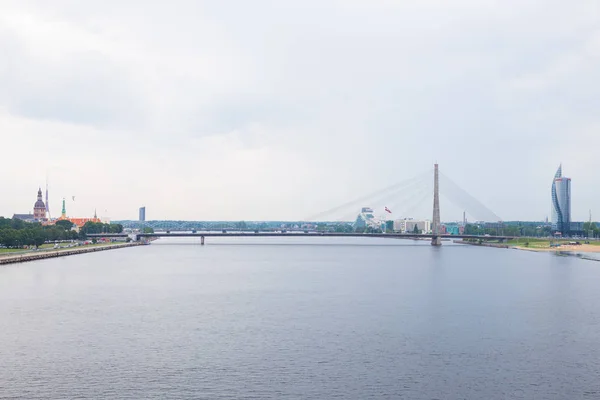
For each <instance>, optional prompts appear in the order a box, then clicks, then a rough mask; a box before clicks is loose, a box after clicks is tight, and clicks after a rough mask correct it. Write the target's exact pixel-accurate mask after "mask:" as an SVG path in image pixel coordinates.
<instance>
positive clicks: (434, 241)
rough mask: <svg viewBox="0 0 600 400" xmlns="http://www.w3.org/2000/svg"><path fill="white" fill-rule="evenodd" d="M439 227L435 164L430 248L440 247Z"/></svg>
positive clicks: (437, 181) (438, 179)
mask: <svg viewBox="0 0 600 400" xmlns="http://www.w3.org/2000/svg"><path fill="white" fill-rule="evenodd" d="M440 225H441V222H440V175H439V169H438V165H437V163H436V164H435V166H434V170H433V219H432V226H431V233H432V234H433V237H432V238H431V245H432V246H441V245H442V239H441V238H440V236H439V234H440V230H441V226H440Z"/></svg>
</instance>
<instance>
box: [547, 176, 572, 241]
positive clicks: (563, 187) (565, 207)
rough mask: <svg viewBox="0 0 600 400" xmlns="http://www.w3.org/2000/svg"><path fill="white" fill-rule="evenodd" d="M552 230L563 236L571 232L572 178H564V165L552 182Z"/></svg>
mask: <svg viewBox="0 0 600 400" xmlns="http://www.w3.org/2000/svg"><path fill="white" fill-rule="evenodd" d="M552 229H554V230H555V231H558V232H560V233H562V234H563V235H568V234H569V232H570V230H571V178H565V177H563V176H562V165H560V166H559V167H558V170H557V171H556V174H554V180H553V181H552Z"/></svg>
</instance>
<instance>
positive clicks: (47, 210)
mask: <svg viewBox="0 0 600 400" xmlns="http://www.w3.org/2000/svg"><path fill="white" fill-rule="evenodd" d="M46 213H47V214H48V220H51V219H52V216H51V215H50V203H49V201H48V174H46Z"/></svg>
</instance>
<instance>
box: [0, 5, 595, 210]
mask: <svg viewBox="0 0 600 400" xmlns="http://www.w3.org/2000/svg"><path fill="white" fill-rule="evenodd" d="M594 6H595V3H594V2H592V1H578V2H575V3H570V4H567V3H564V2H558V1H550V2H545V3H544V5H543V7H542V6H541V5H539V2H534V1H520V2H516V1H515V2H496V1H469V0H462V1H456V2H452V3H448V2H442V1H436V0H428V1H422V2H397V1H386V0H376V1H366V0H365V1H362V0H352V1H334V0H331V1H319V2H317V1H304V2H295V1H289V2H280V3H277V4H275V5H274V4H272V3H271V2H263V1H259V2H241V1H222V2H195V1H175V2H171V3H169V4H165V3H161V2H138V1H125V2H123V1H119V2H117V1H105V2H97V3H92V2H70V1H61V0H57V1H54V2H52V4H50V3H48V2H44V1H37V2H36V1H34V2H29V3H27V4H25V3H23V2H17V1H14V2H11V1H8V2H4V3H3V5H2V6H0V33H1V34H0V50H1V51H2V53H3V54H6V55H8V57H5V58H4V60H3V61H0V84H1V85H2V86H3V87H5V88H6V90H4V91H3V92H2V93H0V129H1V130H0V132H1V135H2V141H3V144H4V145H5V146H7V147H16V146H21V145H23V144H24V143H42V144H43V145H41V146H39V147H36V148H32V149H31V150H30V152H29V154H30V157H31V158H33V159H35V162H33V163H32V164H31V165H29V166H28V167H27V168H26V170H25V171H24V172H23V174H22V177H21V178H20V180H19V183H16V182H15V181H14V180H10V179H7V180H8V182H9V183H8V186H7V188H8V189H7V190H8V191H9V192H12V193H14V196H12V197H11V198H10V199H6V198H2V199H0V214H11V213H12V212H16V211H20V212H22V211H23V210H22V209H23V208H25V209H27V208H28V207H29V202H31V201H30V198H31V193H32V191H33V192H34V191H35V189H36V188H37V185H38V184H39V183H40V181H42V180H43V179H44V176H45V170H46V169H49V168H50V167H52V166H54V167H52V168H55V170H56V172H55V173H53V182H54V183H53V185H54V189H53V190H54V191H55V192H56V196H57V197H58V196H63V195H65V196H66V195H68V192H72V191H77V192H78V193H82V203H81V204H74V205H73V207H74V209H73V212H74V213H75V212H78V213H85V212H88V211H87V210H90V209H93V208H94V207H98V208H99V209H100V208H104V209H106V210H107V213H109V214H110V215H111V216H112V217H113V218H127V217H134V216H135V208H136V207H137V206H139V205H141V204H142V203H143V204H145V205H146V206H148V209H149V217H154V218H160V219H162V218H184V219H221V218H231V219H265V218H290V219H293V218H302V217H304V216H307V215H312V214H316V213H318V212H319V211H322V210H325V209H328V208H331V207H333V206H335V205H337V204H342V203H344V202H346V201H348V200H350V199H353V198H357V197H360V194H361V193H368V192H371V191H374V190H376V189H377V188H379V187H385V186H388V185H390V184H392V183H394V182H398V181H401V180H403V179H406V178H409V177H411V176H414V175H417V174H418V173H420V172H422V171H424V170H427V169H429V168H430V167H431V164H433V162H434V161H435V160H438V161H439V162H440V164H441V165H442V168H443V169H444V171H445V172H446V174H447V175H448V176H450V177H452V178H453V180H454V181H456V182H457V183H458V184H460V185H461V186H462V187H463V188H464V189H466V190H467V191H469V192H470V193H471V194H472V195H474V196H475V197H476V198H478V199H479V200H481V201H482V202H483V203H484V204H486V205H487V206H488V207H489V208H490V209H492V210H493V211H494V212H496V213H497V214H498V215H500V216H502V217H503V218H505V219H542V218H544V217H545V216H546V215H547V214H548V212H549V199H548V193H549V189H548V188H549V184H550V179H551V177H552V174H553V171H554V170H555V168H556V166H557V164H558V163H560V162H563V163H564V165H565V173H566V174H567V175H571V176H572V178H573V188H574V199H573V200H574V203H573V204H574V210H573V211H574V215H575V217H576V218H578V219H583V218H585V217H586V215H587V210H588V209H589V208H592V209H593V208H598V206H599V204H598V203H597V200H596V195H595V193H594V191H593V189H592V188H593V187H595V186H597V183H598V182H597V178H596V175H595V174H594V173H593V171H594V169H595V168H598V167H600V165H599V164H600V162H599V161H598V158H597V156H596V154H597V151H596V150H595V148H594V146H596V148H597V145H598V144H600V142H599V139H598V137H599V135H597V128H598V126H599V125H600V121H599V120H598V116H597V113H596V111H595V110H597V109H598V105H599V104H598V96H597V95H596V93H597V91H598V90H597V89H598V88H597V82H598V81H599V79H598V78H600V77H599V76H598V74H599V73H598V71H600V68H598V67H599V59H598V58H599V57H600V30H599V29H600V28H599V27H598V24H597V19H595V17H594V13H593V10H594V8H593V7H594ZM11 157H12V158H11ZM11 157H8V158H6V159H5V160H3V163H7V165H13V164H14V163H19V162H20V161H21V158H20V155H19V154H14V155H12V156H11ZM73 165H102V169H101V172H98V173H94V174H91V173H86V172H85V171H73V170H72V166H73ZM4 169H5V170H6V169H7V167H6V166H5V167H4ZM131 171H142V173H136V174H133V173H131ZM54 175H58V176H54ZM23 182H27V184H23ZM31 187H33V189H31ZM53 193H54V192H53ZM390 200H393V199H390ZM190 203H193V204H195V205H197V206H194V207H193V208H189V207H188V206H187V204H190ZM53 204H54V205H58V201H54V203H53ZM78 207H81V208H78ZM17 209H18V210H17ZM446 210H447V214H445V215H443V217H444V218H446V219H453V218H460V215H459V214H460V210H458V209H454V210H451V208H450V207H448V208H447V209H446ZM150 211H151V212H150ZM415 212H417V213H420V214H424V215H418V216H427V215H428V213H429V210H428V208H427V207H423V209H422V210H418V211H415Z"/></svg>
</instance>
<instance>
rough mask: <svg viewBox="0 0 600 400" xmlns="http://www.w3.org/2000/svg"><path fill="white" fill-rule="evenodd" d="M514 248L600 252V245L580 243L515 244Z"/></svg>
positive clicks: (543, 250) (541, 250) (539, 250)
mask: <svg viewBox="0 0 600 400" xmlns="http://www.w3.org/2000/svg"><path fill="white" fill-rule="evenodd" d="M513 249H517V250H527V251H537V252H562V251H568V252H577V253H600V246H598V245H593V244H579V245H561V246H559V247H525V246H513Z"/></svg>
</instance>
